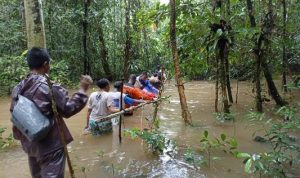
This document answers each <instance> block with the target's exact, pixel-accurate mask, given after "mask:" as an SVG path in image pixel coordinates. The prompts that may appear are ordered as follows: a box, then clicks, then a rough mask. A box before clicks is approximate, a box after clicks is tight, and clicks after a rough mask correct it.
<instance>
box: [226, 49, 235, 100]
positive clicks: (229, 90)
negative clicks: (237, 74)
mask: <svg viewBox="0 0 300 178" xmlns="http://www.w3.org/2000/svg"><path fill="white" fill-rule="evenodd" d="M225 53H226V55H225V56H224V63H225V74H226V87H227V93H228V99H229V102H230V103H233V97H232V91H231V84H230V75H229V61H228V49H227V47H226V49H225Z"/></svg>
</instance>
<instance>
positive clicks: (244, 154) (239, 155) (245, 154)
mask: <svg viewBox="0 0 300 178" xmlns="http://www.w3.org/2000/svg"><path fill="white" fill-rule="evenodd" d="M236 157H237V158H250V157H251V155H250V154H248V153H238V154H237V155H236Z"/></svg>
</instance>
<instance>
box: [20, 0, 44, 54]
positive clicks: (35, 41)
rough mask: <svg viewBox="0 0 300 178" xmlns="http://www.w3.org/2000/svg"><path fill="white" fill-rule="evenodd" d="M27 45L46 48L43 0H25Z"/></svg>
mask: <svg viewBox="0 0 300 178" xmlns="http://www.w3.org/2000/svg"><path fill="white" fill-rule="evenodd" d="M24 7H25V21H26V32H27V47H28V49H30V48H32V47H41V48H46V36H45V27H44V17H43V10H42V1H41V0H24Z"/></svg>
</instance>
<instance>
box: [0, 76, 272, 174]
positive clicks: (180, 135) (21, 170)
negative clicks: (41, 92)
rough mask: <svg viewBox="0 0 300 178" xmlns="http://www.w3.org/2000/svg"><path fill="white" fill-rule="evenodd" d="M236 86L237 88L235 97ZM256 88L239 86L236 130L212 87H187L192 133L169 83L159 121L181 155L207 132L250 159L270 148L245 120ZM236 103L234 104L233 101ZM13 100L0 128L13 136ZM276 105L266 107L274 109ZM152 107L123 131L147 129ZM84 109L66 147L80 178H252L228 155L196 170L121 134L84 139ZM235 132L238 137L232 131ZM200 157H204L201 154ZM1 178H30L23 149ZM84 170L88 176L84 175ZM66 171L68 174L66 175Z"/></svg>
mask: <svg viewBox="0 0 300 178" xmlns="http://www.w3.org/2000/svg"><path fill="white" fill-rule="evenodd" d="M235 85H236V83H235V82H233V83H232V86H233V93H234V96H235V94H236V89H235V88H236V86H235ZM251 89H252V86H251V85H250V84H249V83H246V82H245V83H243V82H241V83H240V84H239V94H238V104H233V106H232V107H231V111H232V112H233V113H234V115H235V119H236V125H235V126H236V129H234V125H233V123H232V121H227V122H225V123H220V122H218V121H217V120H216V119H215V118H214V115H213V113H214V98H215V95H214V94H215V90H214V83H212V82H189V83H187V84H186V85H185V93H186V96H187V100H188V104H189V109H190V111H191V113H192V118H193V122H194V125H195V126H194V127H190V126H186V125H185V124H184V123H183V120H182V118H181V110H180V103H179V98H178V94H177V89H176V88H175V86H174V84H173V83H172V82H171V83H170V84H167V85H166V87H165V92H164V96H167V95H171V99H170V103H169V102H165V103H163V104H162V106H161V107H160V110H159V114H158V115H159V117H160V119H161V123H160V124H161V125H160V130H161V131H162V132H163V133H164V134H165V135H166V136H167V137H168V138H171V139H174V140H176V142H177V145H180V147H179V148H178V149H179V151H178V153H180V149H184V148H186V145H189V146H191V147H192V148H194V149H195V150H197V149H198V148H199V145H200V142H199V141H200V138H201V135H202V134H203V132H204V131H205V130H208V131H209V134H210V135H212V136H219V135H220V134H221V133H225V134H226V135H228V136H234V135H235V137H236V139H237V141H238V149H239V150H243V151H246V152H250V153H255V152H262V151H265V150H267V149H269V148H268V146H267V145H265V144H261V143H256V142H254V141H253V132H254V131H255V130H256V129H258V128H259V126H257V125H260V124H259V123H257V124H256V126H254V125H250V124H249V123H248V122H245V121H244V119H243V116H244V114H245V113H246V112H247V111H249V110H250V109H251V108H253V107H254V98H253V94H252V91H251ZM234 100H235V98H234ZM9 106H10V99H9V98H8V97H7V98H5V97H4V98H0V125H1V126H4V127H7V128H8V132H11V122H10V113H9ZM273 106H274V103H272V102H269V103H267V104H266V105H265V107H266V108H269V109H271V108H272V107H273ZM152 111H153V107H152V106H150V105H148V106H146V107H144V108H142V109H139V110H137V111H135V113H134V115H133V116H130V117H125V122H124V128H125V129H129V128H133V127H138V128H144V127H146V125H147V121H146V120H145V119H144V118H145V117H151V116H152ZM86 112H87V110H86V108H85V109H84V110H83V111H81V112H80V113H78V114H77V115H75V116H73V117H71V118H70V119H68V120H66V123H67V125H68V127H69V129H70V131H71V133H72V135H73V137H74V141H73V142H72V143H71V144H70V145H69V146H68V148H69V151H70V155H71V160H72V162H73V164H74V166H75V170H76V171H75V173H76V176H77V177H85V176H86V177H87V178H105V177H149V178H150V177H164V178H173V177H178V178H185V177H187V178H188V177H228V178H235V177H236V178H240V177H249V176H247V175H246V174H245V173H244V171H243V170H244V167H243V164H242V160H237V159H236V158H233V157H232V156H231V155H230V154H227V153H223V152H216V153H215V154H216V156H218V159H215V160H212V162H211V165H210V167H208V166H206V165H203V166H200V168H199V169H195V168H194V167H193V166H191V165H190V164H188V163H186V162H185V161H184V158H183V156H182V155H183V154H182V153H181V156H180V155H179V156H176V158H171V157H169V156H168V155H160V156H159V155H153V154H152V153H151V152H149V151H147V149H146V143H145V142H143V141H141V140H139V139H135V140H132V139H131V138H129V137H123V140H122V143H121V144H120V143H119V139H118V130H117V128H114V132H113V133H112V134H108V135H103V136H98V137H93V136H92V135H83V128H84V126H85V124H86ZM234 130H235V131H234ZM199 154H200V155H201V153H199ZM0 160H1V161H0V178H27V177H30V173H29V168H28V163H27V156H26V154H25V153H24V152H23V151H22V149H21V147H20V145H18V146H16V147H15V148H13V149H9V150H7V151H4V152H0ZM83 168H85V171H84V172H85V174H84V173H83V170H84V169H83ZM67 174H68V170H67V169H66V175H67Z"/></svg>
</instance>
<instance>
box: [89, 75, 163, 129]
mask: <svg viewBox="0 0 300 178" xmlns="http://www.w3.org/2000/svg"><path fill="white" fill-rule="evenodd" d="M158 76H162V73H161V72H160V73H159V74H155V75H153V76H152V77H151V78H150V79H148V74H147V72H143V73H142V74H141V75H139V76H136V75H134V74H131V75H130V78H129V81H128V83H125V84H123V82H122V81H117V82H115V84H114V89H115V91H112V92H110V83H109V81H108V80H107V79H105V78H104V79H100V80H99V81H97V86H98V87H99V90H98V91H96V92H93V93H92V94H91V95H90V97H89V100H88V114H87V118H86V120H87V125H86V127H85V129H86V131H87V132H91V133H92V134H93V135H102V134H104V133H107V132H111V131H112V126H113V125H117V124H118V118H113V119H112V120H110V119H109V120H107V119H105V117H106V116H107V115H109V114H112V113H116V112H120V109H121V108H130V107H132V106H135V105H137V104H139V103H143V102H149V101H152V100H155V99H156V97H157V95H158V92H159V87H160V85H161V78H162V77H158ZM121 95H122V96H121ZM121 98H122V102H121ZM121 103H122V104H123V103H124V106H123V105H122V106H121ZM125 114H127V115H132V114H133V110H131V109H127V110H126V112H125ZM112 121H113V122H112Z"/></svg>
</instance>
